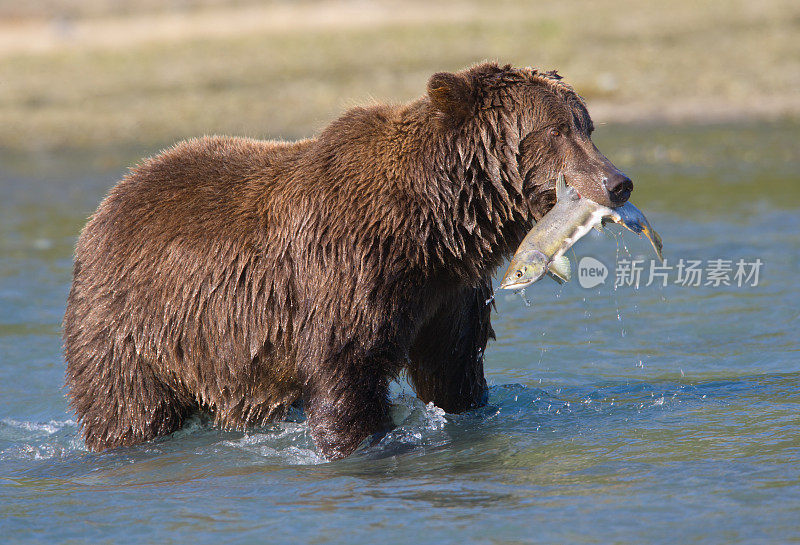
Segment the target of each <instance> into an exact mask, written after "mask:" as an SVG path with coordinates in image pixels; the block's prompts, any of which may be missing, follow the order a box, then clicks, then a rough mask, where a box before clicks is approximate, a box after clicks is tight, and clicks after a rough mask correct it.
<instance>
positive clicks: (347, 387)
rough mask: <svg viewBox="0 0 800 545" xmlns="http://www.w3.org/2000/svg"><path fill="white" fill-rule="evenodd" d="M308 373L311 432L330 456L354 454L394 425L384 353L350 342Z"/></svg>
mask: <svg viewBox="0 0 800 545" xmlns="http://www.w3.org/2000/svg"><path fill="white" fill-rule="evenodd" d="M322 361H323V362H324V365H322V366H321V369H320V368H315V369H314V370H313V372H310V373H307V374H306V377H307V378H306V385H305V392H304V405H305V411H306V415H307V417H308V425H309V427H310V428H311V436H312V437H313V439H314V443H315V444H316V445H317V448H319V449H320V450H321V451H322V453H323V454H324V455H325V457H326V458H328V459H330V460H336V459H339V458H344V457H345V456H348V455H349V454H351V453H352V452H353V451H354V450H355V449H356V447H358V445H359V444H361V442H362V441H363V440H364V439H366V438H367V437H369V436H371V435H373V434H375V433H379V432H382V431H385V430H387V429H389V427H390V426H391V419H390V417H389V401H388V391H389V381H388V375H389V370H388V369H387V366H388V365H390V363H389V362H388V360H387V359H386V358H385V357H380V356H378V355H375V354H369V353H363V352H361V351H359V350H356V349H353V348H352V347H346V348H344V349H343V350H341V351H339V352H338V353H337V354H331V355H328V356H327V357H323V359H322Z"/></svg>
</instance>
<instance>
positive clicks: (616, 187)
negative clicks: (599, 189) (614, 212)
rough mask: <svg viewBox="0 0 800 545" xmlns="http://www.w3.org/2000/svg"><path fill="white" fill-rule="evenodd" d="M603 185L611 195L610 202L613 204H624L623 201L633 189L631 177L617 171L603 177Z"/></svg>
mask: <svg viewBox="0 0 800 545" xmlns="http://www.w3.org/2000/svg"><path fill="white" fill-rule="evenodd" d="M603 185H605V186H606V190H607V191H608V195H609V196H610V197H611V202H612V203H613V204H614V205H615V206H619V205H621V204H625V201H627V200H628V198H629V197H630V196H631V191H633V182H632V181H631V179H630V178H628V177H627V176H625V175H624V174H623V173H622V172H619V171H617V172H615V173H614V174H612V175H611V176H608V177H606V178H604V179H603Z"/></svg>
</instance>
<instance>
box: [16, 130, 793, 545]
mask: <svg viewBox="0 0 800 545" xmlns="http://www.w3.org/2000/svg"><path fill="white" fill-rule="evenodd" d="M799 136H800V127H798V126H796V125H791V124H782V125H766V126H764V125H759V126H736V125H727V126H715V127H688V128H687V127H669V128H659V127H639V128H623V127H601V128H600V129H599V131H598V136H597V138H596V140H597V141H598V145H599V146H600V147H601V149H603V150H604V152H605V153H606V154H607V155H609V157H611V158H612V160H614V161H615V163H617V164H618V165H619V166H622V167H624V168H625V169H626V171H627V172H628V174H630V175H631V176H632V177H633V178H634V179H635V180H636V182H637V184H638V185H637V189H636V191H635V192H634V196H633V199H632V200H633V202H635V203H636V204H637V205H638V206H639V207H640V208H642V209H643V210H644V211H645V212H646V213H647V215H648V217H649V219H650V221H651V223H652V224H653V225H654V227H655V228H656V229H657V230H658V231H659V232H660V233H661V235H662V237H663V239H664V243H665V254H666V257H667V259H668V264H670V263H673V264H674V263H676V262H677V260H678V259H681V258H682V259H684V260H689V259H699V260H703V261H704V262H705V261H706V260H711V259H726V260H728V259H729V260H732V261H733V262H734V263H735V262H736V260H738V259H743V260H745V261H746V262H752V261H754V260H755V259H761V260H762V262H763V268H762V269H761V270H760V277H759V282H758V285H757V286H742V287H739V286H736V285H735V282H734V285H732V286H720V287H714V286H700V287H694V286H682V285H676V284H675V283H674V281H675V280H676V276H675V274H674V272H673V273H672V274H671V275H670V276H669V278H668V280H669V281H670V283H669V285H668V286H666V287H661V286H659V287H656V286H655V285H651V286H640V287H639V289H635V288H633V287H627V286H621V287H618V288H616V289H615V288H614V283H615V282H614V280H615V273H614V269H615V267H616V266H618V265H617V264H616V263H615V262H618V263H624V261H625V260H631V259H636V258H639V257H641V258H643V259H646V260H649V259H651V257H652V251H651V249H650V247H649V245H648V244H647V243H646V242H645V241H642V240H639V239H637V238H636V237H635V236H633V235H631V234H626V235H623V236H621V237H620V235H619V234H618V231H614V230H613V229H610V230H609V231H614V232H613V233H609V234H607V235H595V234H592V235H591V236H587V238H586V239H584V240H583V241H581V242H580V243H579V244H578V245H577V247H576V251H575V254H576V257H577V258H581V257H585V256H592V257H595V258H597V259H598V260H600V261H601V262H602V263H604V264H605V265H606V266H608V267H609V269H610V272H609V277H608V278H607V280H606V282H605V283H604V284H601V285H599V286H596V287H593V288H591V289H585V288H582V287H581V286H580V284H579V282H578V279H577V278H575V279H573V281H572V282H571V283H569V284H567V285H565V286H557V285H555V284H554V283H551V282H549V281H542V282H540V283H538V284H536V285H535V286H533V287H531V288H529V289H528V290H527V293H526V297H527V299H528V300H529V301H530V302H531V306H526V304H525V303H524V302H523V300H522V298H520V297H519V295H517V294H507V293H498V294H497V297H496V301H495V304H496V307H497V312H496V315H495V316H494V325H495V329H496V331H497V337H498V338H497V341H496V342H494V343H492V344H491V345H490V347H489V349H488V351H487V354H486V370H487V378H488V380H489V383H490V384H491V390H490V392H489V404H488V405H487V406H486V407H484V408H482V409H480V410H476V411H473V412H470V413H467V414H462V415H448V414H444V413H443V412H442V411H441V410H439V409H438V408H436V407H433V406H425V405H424V404H423V403H421V402H420V401H419V400H417V399H416V398H414V397H413V393H412V392H411V391H410V389H409V388H408V386H407V385H404V384H397V385H395V386H394V389H393V392H394V394H393V396H394V408H393V411H394V414H393V416H394V420H395V422H396V423H397V424H398V427H397V428H396V429H395V430H394V431H393V432H392V433H390V434H389V435H388V436H386V437H385V438H384V439H383V440H382V441H381V442H380V443H379V444H377V445H374V446H372V447H368V448H365V449H362V450H361V451H359V452H358V453H356V454H355V455H353V456H352V457H350V458H348V459H346V460H342V461H338V462H335V463H325V462H324V461H323V460H322V459H321V458H320V457H319V456H318V455H317V453H316V452H315V450H314V448H313V444H312V442H311V440H310V438H309V435H308V431H307V428H306V427H305V424H304V423H303V422H302V415H301V414H294V415H292V418H291V421H290V422H284V423H279V424H275V425H272V426H268V427H265V428H262V429H257V430H252V431H250V432H248V433H241V432H226V431H220V430H217V429H214V428H213V427H212V426H210V425H209V424H208V422H207V421H204V420H203V419H202V418H201V417H195V418H193V419H192V420H191V421H190V422H189V423H188V424H187V425H186V426H185V428H184V429H183V430H181V431H180V432H178V433H176V434H174V435H173V436H172V437H169V438H165V439H162V440H159V441H155V442H152V443H150V444H147V445H142V446H139V447H136V448H129V449H121V450H118V451H114V452H108V453H103V454H93V453H89V452H87V451H86V450H85V449H84V448H83V445H82V443H81V441H80V440H79V436H78V430H77V427H76V424H75V421H74V419H73V417H72V415H70V414H69V413H68V411H67V404H66V402H65V399H64V391H63V389H62V380H63V368H64V363H63V360H62V357H61V355H60V338H59V322H60V319H61V315H62V313H63V308H64V299H65V297H66V293H67V289H68V285H69V279H70V268H71V251H72V245H73V244H74V241H75V238H76V235H77V233H78V231H79V229H80V226H81V225H82V223H83V222H84V221H85V218H86V216H87V215H88V214H89V213H91V211H92V210H93V209H94V207H95V206H96V204H97V202H98V201H99V199H100V198H101V197H102V195H103V193H104V192H105V191H106V190H107V189H108V187H109V186H110V184H112V183H113V181H114V180H115V178H116V177H117V176H118V175H119V172H108V171H107V170H103V169H101V168H97V167H92V168H88V167H84V169H83V171H81V170H80V168H78V169H77V170H76V167H75V162H76V161H75V159H74V157H58V156H50V157H47V161H48V163H47V164H43V163H42V162H40V161H39V160H38V159H37V160H36V161H33V160H31V161H30V164H25V162H24V161H22V162H19V161H17V163H16V164H14V165H13V166H11V167H9V166H8V165H9V163H7V162H6V163H4V164H5V167H3V166H1V165H2V163H0V191H2V194H3V195H4V197H5V198H4V200H3V201H0V533H1V534H2V536H3V537H2V541H3V542H4V543H23V542H25V543H28V542H35V541H41V542H48V543H53V542H60V543H70V542H73V543H74V542H81V541H86V542H93V543H94V542H103V541H108V542H113V543H140V542H143V541H147V542H150V541H158V542H162V543H186V542H196V543H228V542H232V543H249V542H261V541H263V542H276V543H280V542H292V543H307V542H317V543H324V542H337V541H345V540H346V541H347V542H348V543H374V542H376V541H379V540H380V541H385V542H387V543H408V542H426V543H464V542H468V543H500V542H542V543H552V542H575V543H597V542H603V543H606V542H614V543H640V542H670V543H672V542H675V543H685V542H692V541H694V542H698V541H702V542H717V543H736V542H741V543H786V542H788V541H793V540H797V539H800V523H798V521H800V391H798V381H799V379H800V357H798V343H797V340H796V332H797V330H798V325H800V324H799V323H798V322H799V320H798V318H799V317H800V297H798V292H797V289H796V288H795V285H796V278H797V273H798V272H799V271H800V238H799V237H798V235H797V233H798V232H800V214H798V211H800V183H798V182H800V175H798V174H797V173H798V172H800V154H798V153H797V152H798V149H797V145H796V142H797V141H798V137H799ZM120 170H121V169H120ZM647 265H649V263H647ZM573 266H574V267H576V268H577V261H576V260H574V262H573ZM647 271H648V269H647V268H645V274H644V275H643V280H644V281H645V282H646V279H647V278H646V272H647ZM500 272H502V271H500Z"/></svg>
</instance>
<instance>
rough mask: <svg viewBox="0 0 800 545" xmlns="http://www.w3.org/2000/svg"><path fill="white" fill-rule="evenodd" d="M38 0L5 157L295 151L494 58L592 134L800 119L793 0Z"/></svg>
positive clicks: (23, 38) (17, 78)
mask: <svg viewBox="0 0 800 545" xmlns="http://www.w3.org/2000/svg"><path fill="white" fill-rule="evenodd" d="M41 4H42V6H44V7H43V8H42V10H45V11H44V13H48V14H49V15H43V14H42V13H39V12H35V11H34V12H26V11H22V8H21V7H18V4H15V3H13V2H11V1H10V0H0V14H3V17H0V119H3V123H1V124H0V150H3V151H4V152H6V153H14V152H19V153H27V152H31V153H37V152H38V151H41V150H45V151H46V150H57V149H65V148H70V149H101V148H105V147H119V148H129V147H139V148H152V147H153V146H157V145H161V144H163V143H165V142H173V141H176V140H180V139H183V138H187V137H191V136H197V135H202V134H212V133H218V134H219V133H221V134H235V135H243V136H251V137H256V138H287V139H294V138H299V137H303V136H308V135H311V134H314V133H316V132H318V131H319V130H320V128H322V127H323V126H325V125H326V124H327V123H329V122H330V121H331V120H333V119H335V118H336V117H338V115H340V114H341V113H342V112H343V111H344V110H346V109H347V108H349V107H352V106H354V105H362V104H369V103H371V102H376V101H381V102H383V101H394V102H400V101H407V100H411V99H413V98H415V97H417V96H419V95H420V94H421V93H422V92H423V90H424V89H425V83H426V81H427V78H428V77H429V76H430V74H432V73H434V72H436V71H440V70H456V69H459V68H462V67H464V66H466V65H469V64H473V63H475V62H479V61H482V60H485V59H496V60H498V61H500V62H509V63H512V64H517V65H528V64H534V65H535V66H538V67H542V68H545V69H551V68H557V69H559V71H560V72H561V73H562V74H563V75H564V76H565V77H566V78H567V80H568V81H570V82H571V83H572V84H573V86H574V87H575V88H576V89H577V90H578V92H579V93H581V94H582V95H583V96H585V97H586V99H587V101H588V103H589V108H590V112H591V113H592V115H593V117H594V119H595V121H596V122H597V123H598V124H604V123H634V124H635V123H701V124H702V123H718V122H747V121H757V120H770V121H776V120H777V121H779V120H786V119H789V120H797V119H800V94H798V93H797V89H798V88H800V55H798V54H797V53H798V50H797V40H796V37H797V36H798V35H800V4H798V3H797V2H794V1H793V0H765V1H764V2H760V3H759V4H758V6H753V5H751V4H749V3H747V2H730V1H727V0H725V1H723V0H710V1H708V2H703V3H697V2H695V1H694V0H676V1H675V2H671V3H669V4H668V5H666V4H664V3H656V2H652V3H651V2H639V1H635V0H619V1H618V2H615V3H614V4H613V5H611V4H609V3H598V2H593V1H590V0H570V1H567V2H561V3H548V4H543V5H542V4H539V3H528V2H488V1H472V2H441V3H434V4H430V3H423V2H419V1H416V0H409V1H408V2H402V3H398V2H395V1H388V0H379V1H375V2H369V3H365V2H361V1H344V2H331V1H329V0H325V1H321V2H310V1H309V2H298V3H291V4H290V3H285V2H274V3H270V2H267V3H252V2H240V3H236V4H234V5H232V6H230V7H226V8H224V9H223V8H221V7H220V5H219V2H217V1H216V0H186V1H185V2H182V6H183V8H182V9H180V10H177V9H162V8H158V7H157V6H158V5H159V3H157V2H151V1H149V0H138V2H137V3H134V4H131V5H128V4H127V3H126V6H127V8H126V11H120V10H119V9H118V8H117V7H115V6H117V4H118V3H109V2H106V1H104V0H87V2H86V3H82V5H81V7H80V9H78V8H76V7H74V5H72V4H71V3H69V2H65V1H62V0H43V1H42V3H41ZM131 6H132V7H131ZM48 10H49V11H48ZM37 13H38V14H37Z"/></svg>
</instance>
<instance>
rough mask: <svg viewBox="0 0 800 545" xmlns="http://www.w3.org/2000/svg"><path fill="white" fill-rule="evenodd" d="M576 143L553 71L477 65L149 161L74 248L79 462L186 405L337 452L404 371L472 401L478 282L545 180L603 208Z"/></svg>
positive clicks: (374, 424) (519, 229) (371, 422)
mask: <svg viewBox="0 0 800 545" xmlns="http://www.w3.org/2000/svg"><path fill="white" fill-rule="evenodd" d="M591 131H592V123H591V120H590V118H589V115H588V113H587V111H586V107H585V105H584V103H583V101H582V100H581V99H580V97H579V96H578V95H577V94H575V92H574V91H573V90H572V89H571V88H570V87H569V86H568V85H566V84H565V83H564V82H563V81H561V78H560V77H559V76H558V75H556V74H555V73H553V72H547V73H543V72H538V71H536V70H532V69H515V68H511V67H509V66H503V67H501V66H498V65H496V64H493V63H486V64H481V65H478V66H475V67H472V68H470V69H467V70H465V71H463V72H459V73H455V74H450V73H440V74H435V75H434V76H432V77H431V79H430V81H429V84H428V92H427V94H426V95H425V96H423V97H422V98H420V99H419V100H416V101H414V102H411V103H410V104H406V105H395V106H389V105H377V106H371V107H365V108H355V109H353V110H350V111H348V112H347V113H345V114H344V115H343V116H342V117H341V118H339V119H337V120H336V121H334V122H333V123H331V125H329V126H328V127H327V128H326V129H325V130H323V131H322V133H321V134H320V135H319V136H318V137H316V138H313V139H309V140H304V141H300V142H295V143H286V142H268V141H258V140H251V139H244V138H228V137H205V138H199V139H194V140H189V141H186V142H182V143H179V144H177V145H176V146H174V147H173V148H171V149H169V150H167V151H165V152H163V153H161V154H159V155H157V156H155V157H153V158H150V159H148V160H146V161H144V162H143V163H142V164H141V165H139V166H138V167H136V168H134V169H133V170H132V171H131V172H130V174H129V175H128V176H126V177H125V178H124V179H123V180H122V181H120V182H119V183H118V184H117V185H116V186H115V187H114V188H113V189H112V190H111V192H110V194H109V195H108V197H107V198H106V199H105V200H104V201H103V202H102V203H101V204H100V206H99V208H98V209H97V211H96V212H95V214H94V215H93V216H92V217H91V219H90V220H89V222H88V223H87V225H86V226H85V228H84V229H83V232H82V233H81V236H80V238H79V240H78V244H77V248H76V251H75V265H74V279H73V282H72V288H71V290H70V293H69V298H68V302H67V310H66V315H65V318H64V342H65V356H66V361H67V386H68V387H69V395H70V397H71V402H72V407H73V408H74V409H75V411H76V413H77V415H78V418H79V419H80V422H81V424H82V427H83V434H84V437H85V439H86V444H87V446H88V447H89V448H91V449H92V450H102V449H105V448H109V447H116V446H122V445H133V444H136V443H139V442H142V441H146V440H149V439H152V438H154V437H156V436H159V435H164V434H168V433H171V432H173V431H175V430H176V429H178V428H179V427H180V426H181V424H182V422H183V420H184V418H185V417H186V416H187V415H188V414H190V413H191V412H192V411H196V410H198V409H203V410H207V411H209V412H210V413H211V414H213V416H214V418H215V420H216V422H217V423H218V424H219V425H221V426H224V427H230V428H243V427H245V426H251V425H259V424H263V423H265V422H268V421H271V420H275V419H280V418H282V417H283V416H284V415H285V413H286V411H287V409H288V408H289V407H290V406H291V405H292V404H293V403H295V402H297V401H299V400H302V401H303V402H304V407H305V410H306V413H307V415H308V423H309V425H310V428H311V432H312V435H313V437H314V440H315V442H316V444H317V446H318V447H319V448H320V449H321V450H322V452H323V453H324V454H325V455H326V456H327V457H329V458H338V457H342V456H346V455H347V454H349V453H350V452H352V451H353V450H354V449H355V448H356V447H357V446H358V444H359V443H360V442H361V441H362V440H363V439H364V438H366V437H368V436H369V435H371V434H373V433H375V432H378V431H381V430H383V429H385V428H386V427H387V426H388V425H389V424H390V422H389V417H388V400H387V390H388V383H389V381H390V380H391V379H392V378H393V377H395V376H397V375H398V374H399V373H401V372H402V371H403V370H406V371H407V373H408V376H409V379H410V382H411V383H412V385H413V386H414V388H415V389H416V391H417V393H418V395H419V396H420V397H421V398H422V400H423V401H426V402H428V401H433V402H434V403H435V404H436V405H438V406H440V407H442V408H443V409H445V410H446V411H449V412H460V411H464V410H467V409H469V408H471V407H475V406H478V405H480V404H481V403H483V402H484V397H485V390H486V382H485V380H484V373H483V353H484V349H485V347H486V343H487V341H488V339H489V338H490V337H492V336H493V332H492V328H491V325H490V321H489V318H490V305H489V304H488V303H487V301H488V300H489V299H490V297H491V293H492V288H491V280H490V277H491V276H492V274H493V273H494V271H495V269H496V268H497V267H498V266H499V265H500V264H501V263H502V261H503V259H504V258H505V257H507V256H508V254H509V253H510V252H511V251H513V249H515V248H516V246H517V245H518V244H519V242H520V241H521V239H522V237H523V236H524V234H525V233H526V232H527V230H528V229H529V228H530V227H531V225H532V222H533V220H534V219H536V218H538V217H540V216H541V215H542V214H544V213H545V212H546V211H547V210H548V209H549V208H550V206H552V204H553V201H554V195H553V191H552V187H553V180H554V178H555V176H556V174H557V173H558V172H559V171H564V172H566V173H567V174H568V180H569V181H570V183H572V184H573V185H574V186H576V187H577V188H578V189H579V190H580V191H581V192H582V193H584V194H587V195H590V196H592V197H593V198H594V199H595V200H598V201H600V202H604V203H606V204H608V203H607V201H608V195H607V193H606V192H605V191H604V189H603V186H602V182H601V180H600V177H599V176H600V175H601V174H602V173H600V174H598V172H599V171H600V170H602V168H601V167H602V166H603V165H605V163H603V160H605V158H603V157H602V155H599V152H597V150H596V148H594V146H593V145H591V141H590V139H589V136H590V134H591ZM592 149H594V152H597V153H596V154H593V153H594V152H592ZM605 161H606V163H607V160H605ZM570 173H571V178H570Z"/></svg>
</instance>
